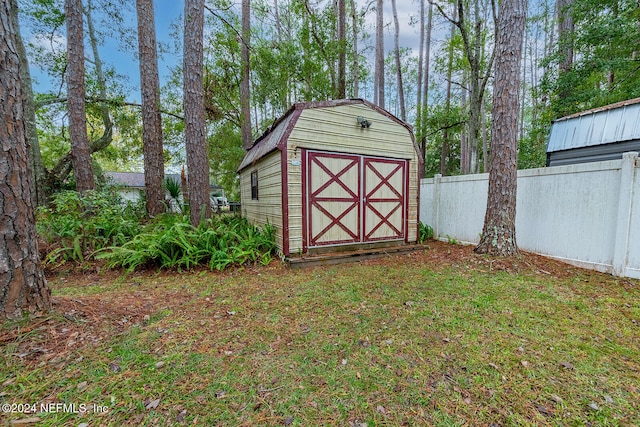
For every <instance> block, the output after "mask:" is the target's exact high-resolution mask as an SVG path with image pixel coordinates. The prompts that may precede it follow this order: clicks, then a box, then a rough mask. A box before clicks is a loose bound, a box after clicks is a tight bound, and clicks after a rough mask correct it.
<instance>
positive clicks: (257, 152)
mask: <svg viewBox="0 0 640 427" xmlns="http://www.w3.org/2000/svg"><path fill="white" fill-rule="evenodd" d="M356 104H363V105H366V106H367V107H369V108H371V109H372V110H374V111H376V112H378V113H380V114H381V115H383V116H385V117H388V118H389V119H391V120H392V121H394V122H396V123H398V124H399V125H401V126H403V127H405V128H407V130H409V133H410V134H411V138H412V139H413V145H414V147H415V148H416V151H417V153H418V155H419V153H420V150H419V149H418V147H417V145H416V142H415V138H414V136H413V128H412V127H411V125H409V124H408V123H406V122H403V121H402V120H400V119H399V118H397V117H396V116H394V115H393V114H391V113H390V112H388V111H387V110H384V109H382V108H380V107H378V106H377V105H375V104H373V103H371V102H369V101H367V100H364V99H361V98H352V99H338V100H331V101H314V102H298V103H295V104H293V105H292V106H291V108H289V110H288V111H287V112H286V113H284V114H283V115H282V116H281V117H280V118H278V119H277V120H276V121H275V122H274V123H273V125H271V127H269V129H267V130H266V131H265V132H264V133H263V134H262V136H260V137H259V138H258V139H256V140H255V142H254V143H253V146H252V147H251V148H250V149H249V151H247V154H246V155H245V156H244V159H243V160H242V163H240V166H239V167H238V172H240V171H242V170H243V169H245V168H247V167H249V166H251V165H253V164H255V163H256V162H257V161H258V160H260V159H262V158H263V157H264V156H266V155H267V154H269V153H271V152H273V151H275V150H277V149H279V148H281V147H282V146H284V145H285V144H286V142H287V139H288V137H289V135H290V134H291V131H292V130H293V128H294V126H295V125H296V122H297V121H298V118H299V117H300V114H301V113H302V111H303V110H306V109H310V108H329V107H339V106H342V105H356Z"/></svg>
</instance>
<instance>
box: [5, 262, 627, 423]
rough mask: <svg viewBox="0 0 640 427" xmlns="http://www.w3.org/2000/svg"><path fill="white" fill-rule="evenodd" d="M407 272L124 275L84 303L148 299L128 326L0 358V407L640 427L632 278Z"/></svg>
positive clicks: (63, 287) (420, 267)
mask: <svg viewBox="0 0 640 427" xmlns="http://www.w3.org/2000/svg"><path fill="white" fill-rule="evenodd" d="M474 259H476V260H480V261H479V262H480V263H482V262H483V260H484V259H485V258H481V257H478V258H474ZM424 264H425V261H424V258H422V257H421V256H403V257H397V258H390V259H389V260H386V261H383V262H365V263H362V264H351V265H341V266H334V267H323V268H317V269H313V270H301V271H298V270H287V269H284V268H282V267H280V266H273V265H271V266H269V267H266V268H262V267H257V268H253V269H251V270H246V271H236V272H233V273H229V274H222V275H221V274H218V273H206V274H197V275H183V276H176V275H172V276H167V277H162V276H158V275H154V276H152V277H147V278H145V277H142V278H139V277H138V278H136V281H137V282H136V283H135V284H130V285H128V286H129V287H130V288H131V289H130V290H129V291H128V290H127V288H126V286H124V287H119V288H118V289H117V290H114V291H111V292H109V291H108V290H105V292H104V293H103V294H102V295H101V296H100V298H101V300H102V301H110V300H111V299H113V300H114V301H115V300H117V298H121V297H122V294H123V293H126V292H131V293H132V295H135V296H140V298H141V296H145V297H147V298H152V297H153V296H154V295H155V297H156V298H157V299H158V300H159V301H160V302H158V303H156V304H155V305H150V306H149V307H148V308H147V311H145V312H144V313H146V315H147V316H146V317H144V320H143V321H140V322H138V323H136V324H135V325H132V326H130V327H128V328H126V329H124V330H122V331H120V330H116V329H114V331H113V334H111V335H108V338H105V339H104V341H98V342H97V343H95V344H91V345H87V346H85V347H83V348H82V349H80V348H78V349H76V350H70V351H69V352H68V354H64V353H62V354H57V355H55V357H52V358H50V359H42V361H41V362H38V361H34V362H28V357H26V358H20V357H17V356H16V355H15V353H20V352H21V351H22V350H20V346H19V345H14V347H9V346H7V347H4V349H3V352H4V354H3V356H4V357H3V358H2V362H0V378H4V379H3V380H2V381H4V382H5V384H4V385H3V393H4V394H3V395H2V397H1V398H0V399H1V400H2V402H3V403H5V402H42V401H54V402H67V403H85V404H91V405H96V407H97V408H99V409H100V412H86V413H82V414H74V413H62V412H59V413H39V414H36V415H35V416H37V417H38V418H40V419H41V421H40V422H39V423H38V425H43V426H54V425H55V426H59V425H68V426H77V425H79V424H80V423H82V422H86V423H88V425H136V426H137V425H147V426H151V425H220V426H234V425H264V426H271V425H274V426H276V425H294V426H316V425H318V426H319V425H341V426H364V425H367V426H383V425H384V426H400V425H413V426H476V425H477V426H489V425H494V426H585V425H590V426H632V425H639V424H640V404H639V403H638V402H640V390H639V387H640V363H639V361H640V348H639V347H638V342H640V341H639V340H640V328H639V326H638V321H640V302H639V301H640V289H639V288H638V286H639V283H638V282H637V281H629V280H622V279H614V278H611V277H609V276H606V275H601V274H597V273H593V274H585V275H582V274H581V273H580V270H575V271H576V274H574V275H567V277H564V278H557V277H553V276H551V275H549V274H548V273H546V272H538V271H522V272H520V273H519V274H515V273H509V272H505V271H498V272H496V271H489V270H488V268H486V267H487V266H488V265H490V264H489V263H487V264H480V265H478V264H473V263H470V264H458V265H456V266H455V268H454V267H445V268H439V267H437V266H436V267H434V266H433V265H424ZM177 277H179V278H180V279H179V280H176V278H177ZM52 287H53V288H54V296H56V295H61V294H73V298H74V299H78V300H81V301H83V302H84V303H85V304H89V301H90V300H89V298H91V297H92V296H91V295H87V296H85V297H83V296H82V295H81V292H80V293H77V292H69V289H70V288H72V289H78V290H81V289H82V287H81V286H79V285H74V284H73V283H69V282H68V281H67V282H64V283H62V282H56V281H55V280H54V281H52ZM160 295H164V296H165V297H164V298H162V297H160ZM178 295H180V296H182V298H180V299H179V300H178V298H177V296H178ZM58 298H63V297H62V296H59V297H58ZM144 313H140V314H144ZM87 328H89V326H87ZM91 330H93V329H91ZM81 335H82V334H81ZM28 339H30V340H35V339H37V337H36V336H34V335H33V334H32V335H29V337H24V340H28ZM42 339H44V338H42ZM57 339H60V340H63V342H64V340H66V339H68V337H66V336H65V335H64V334H62V333H59V335H58V338H57ZM74 339H75V340H76V341H77V340H78V337H75V338H74ZM70 348H71V349H73V347H70ZM103 409H104V411H102V410H103ZM19 418H21V417H20V416H19V415H18V414H12V415H11V416H10V417H8V418H7V417H5V419H19ZM22 418H24V417H22Z"/></svg>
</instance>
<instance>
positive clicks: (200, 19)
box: [183, 0, 211, 227]
mask: <svg viewBox="0 0 640 427" xmlns="http://www.w3.org/2000/svg"><path fill="white" fill-rule="evenodd" d="M203 36H204V0H185V2H184V63H183V65H184V66H183V79H184V82H183V84H184V124H185V129H184V134H185V145H186V151H187V172H188V180H187V186H188V188H189V207H190V212H191V214H190V219H191V224H192V225H193V226H194V227H195V226H197V225H199V224H200V222H201V221H202V220H203V219H206V218H210V217H211V202H210V201H209V159H208V155H207V145H206V138H205V116H204V85H203V80H202V74H203Z"/></svg>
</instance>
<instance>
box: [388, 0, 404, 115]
mask: <svg viewBox="0 0 640 427" xmlns="http://www.w3.org/2000/svg"><path fill="white" fill-rule="evenodd" d="M391 8H392V10H393V22H394V25H395V33H394V43H395V57H396V77H397V82H398V103H399V104H400V118H401V119H402V121H404V122H406V121H407V112H406V109H405V104H404V87H403V86H402V64H401V63H400V41H399V39H400V23H399V22H398V9H397V7H396V0H391Z"/></svg>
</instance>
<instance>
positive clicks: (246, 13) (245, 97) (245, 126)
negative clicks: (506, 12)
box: [240, 0, 253, 150]
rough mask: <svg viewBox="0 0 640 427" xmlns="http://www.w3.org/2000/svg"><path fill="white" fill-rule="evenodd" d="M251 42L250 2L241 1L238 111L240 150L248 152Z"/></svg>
mask: <svg viewBox="0 0 640 427" xmlns="http://www.w3.org/2000/svg"><path fill="white" fill-rule="evenodd" d="M250 41H251V2H250V1H249V0H242V42H241V43H242V44H241V47H240V57H241V60H240V64H241V66H240V68H241V73H242V79H241V80H240V110H241V116H242V119H241V120H240V122H241V132H242V148H244V149H245V150H249V149H250V148H251V146H252V145H253V137H252V134H251V102H250V101H251V92H250V90H251V88H250V80H249V78H250V72H251V69H250V62H249V61H250V58H249V43H250Z"/></svg>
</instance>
